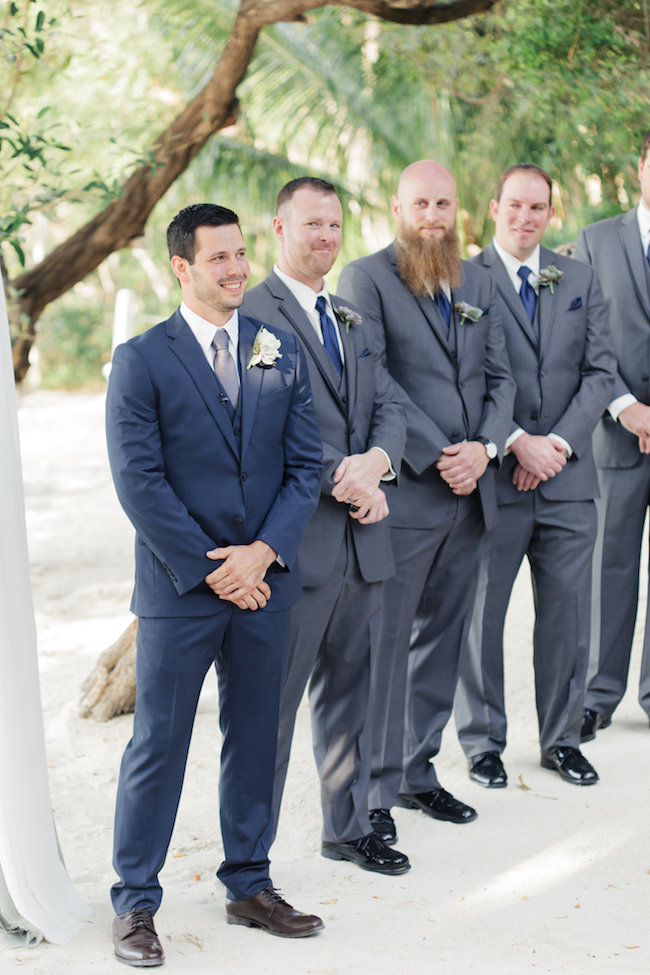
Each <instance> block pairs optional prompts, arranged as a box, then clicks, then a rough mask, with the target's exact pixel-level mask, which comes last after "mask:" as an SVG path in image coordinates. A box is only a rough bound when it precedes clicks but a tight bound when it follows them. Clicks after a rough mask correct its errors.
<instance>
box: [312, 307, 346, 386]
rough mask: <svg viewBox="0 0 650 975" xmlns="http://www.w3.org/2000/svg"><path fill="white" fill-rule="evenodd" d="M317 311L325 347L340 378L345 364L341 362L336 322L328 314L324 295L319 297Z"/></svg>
mask: <svg viewBox="0 0 650 975" xmlns="http://www.w3.org/2000/svg"><path fill="white" fill-rule="evenodd" d="M316 311H317V312H318V314H319V316H320V327H321V331H322V333H323V345H324V346H325V349H326V350H327V353H328V355H329V357H330V359H331V360H332V362H333V363H334V367H335V368H336V371H337V372H338V374H339V376H342V375H343V363H342V362H341V354H340V352H339V343H338V341H337V337H336V329H335V328H334V322H333V321H332V319H331V318H330V317H329V315H328V314H327V305H326V303H325V299H324V298H323V296H322V295H319V296H318V298H317V299H316Z"/></svg>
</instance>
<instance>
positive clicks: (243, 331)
mask: <svg viewBox="0 0 650 975" xmlns="http://www.w3.org/2000/svg"><path fill="white" fill-rule="evenodd" d="M257 331H258V330H257V328H256V327H255V325H253V323H252V322H251V321H250V320H249V319H248V318H246V317H245V316H244V315H240V316H239V375H240V377H241V455H242V457H243V456H244V454H245V453H246V447H247V446H248V442H249V440H250V437H251V433H252V431H253V420H254V418H255V411H256V410H257V401H258V400H259V397H260V390H261V388H262V381H263V379H264V372H265V369H264V368H262V367H260V366H252V367H251V368H250V369H248V368H247V366H248V363H249V362H250V359H251V356H252V354H253V344H254V342H255V336H256V335H257ZM269 368H271V367H269Z"/></svg>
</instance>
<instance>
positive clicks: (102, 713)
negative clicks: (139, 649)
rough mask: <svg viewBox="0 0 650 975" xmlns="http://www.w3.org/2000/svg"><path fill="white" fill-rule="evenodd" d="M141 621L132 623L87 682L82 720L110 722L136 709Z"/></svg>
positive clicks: (84, 686) (110, 648)
mask: <svg viewBox="0 0 650 975" xmlns="http://www.w3.org/2000/svg"><path fill="white" fill-rule="evenodd" d="M137 629H138V621H137V620H133V622H132V623H130V624H129V626H128V627H127V628H126V630H124V632H123V633H122V634H121V635H120V636H119V637H118V638H117V640H116V641H115V643H113V644H112V646H110V647H108V648H107V649H106V650H104V652H103V653H102V654H101V656H100V657H99V660H98V661H97V663H96V664H95V667H94V669H93V670H92V672H91V673H90V674H89V675H88V677H87V678H86V680H85V681H84V685H83V687H82V689H81V690H82V695H83V696H82V699H81V705H80V711H79V713H80V716H81V717H82V718H94V719H95V721H108V720H109V719H110V718H114V717H116V716H117V715H118V714H131V713H132V712H133V710H134V708H135V636H136V633H137Z"/></svg>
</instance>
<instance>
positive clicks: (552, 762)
mask: <svg viewBox="0 0 650 975" xmlns="http://www.w3.org/2000/svg"><path fill="white" fill-rule="evenodd" d="M541 766H542V768H550V769H555V771H556V772H559V773H560V775H561V776H562V778H563V779H566V781H567V782H573V784H574V785H595V784H596V782H598V772H597V771H596V769H595V768H594V767H593V765H590V763H589V762H588V761H587V759H586V758H585V757H584V755H583V754H582V752H580V751H579V750H578V749H577V748H571V747H570V746H569V747H565V746H564V745H558V746H557V747H555V748H551V750H550V751H548V752H545V753H543V754H542V760H541Z"/></svg>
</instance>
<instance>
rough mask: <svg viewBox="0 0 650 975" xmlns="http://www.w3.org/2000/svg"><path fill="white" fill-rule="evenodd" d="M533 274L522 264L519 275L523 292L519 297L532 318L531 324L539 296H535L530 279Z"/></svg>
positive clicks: (521, 291)
mask: <svg viewBox="0 0 650 975" xmlns="http://www.w3.org/2000/svg"><path fill="white" fill-rule="evenodd" d="M532 273H533V272H532V270H531V269H530V268H529V267H527V266H526V265H525V264H522V265H521V267H520V268H519V270H518V271H517V274H518V275H519V277H520V278H521V290H520V292H519V296H520V298H521V300H522V301H523V303H524V308H525V309H526V314H527V315H528V317H529V318H530V320H531V322H532V321H533V319H534V318H535V308H536V307H537V295H536V294H535V289H534V288H533V286H532V284H531V283H530V282H529V280H528V277H529V275H531V274H532Z"/></svg>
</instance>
